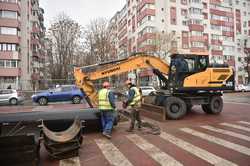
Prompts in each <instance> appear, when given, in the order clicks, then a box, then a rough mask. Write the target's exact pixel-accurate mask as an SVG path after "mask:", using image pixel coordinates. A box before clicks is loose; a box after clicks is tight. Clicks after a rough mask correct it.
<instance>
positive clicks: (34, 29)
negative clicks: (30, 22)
mask: <svg viewBox="0 0 250 166" xmlns="http://www.w3.org/2000/svg"><path fill="white" fill-rule="evenodd" d="M32 32H33V33H40V32H41V30H40V28H39V27H35V26H33V27H32Z"/></svg>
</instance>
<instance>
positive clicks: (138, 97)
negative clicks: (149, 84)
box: [129, 87, 141, 106]
mask: <svg viewBox="0 0 250 166" xmlns="http://www.w3.org/2000/svg"><path fill="white" fill-rule="evenodd" d="M131 89H132V90H134V91H135V95H134V98H133V100H132V102H131V103H129V105H130V106H141V93H140V92H139V89H138V88H137V87H132V88H131Z"/></svg>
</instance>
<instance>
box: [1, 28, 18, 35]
mask: <svg viewBox="0 0 250 166" xmlns="http://www.w3.org/2000/svg"><path fill="white" fill-rule="evenodd" d="M0 34H2V35H17V28H9V27H0Z"/></svg>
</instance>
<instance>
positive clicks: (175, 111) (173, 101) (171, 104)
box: [165, 97, 187, 120]
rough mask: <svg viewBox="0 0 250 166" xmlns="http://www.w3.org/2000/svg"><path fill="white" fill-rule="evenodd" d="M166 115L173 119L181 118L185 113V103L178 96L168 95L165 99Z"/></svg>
mask: <svg viewBox="0 0 250 166" xmlns="http://www.w3.org/2000/svg"><path fill="white" fill-rule="evenodd" d="M165 108H166V114H167V117H168V118H170V119H173V120H177V119H181V118H182V117H183V116H185V115H186V113H187V105H186V103H185V102H184V101H183V100H182V99H180V98H178V97H168V98H167V99H166V100H165Z"/></svg>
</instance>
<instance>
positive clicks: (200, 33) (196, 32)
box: [191, 31, 203, 36]
mask: <svg viewBox="0 0 250 166" xmlns="http://www.w3.org/2000/svg"><path fill="white" fill-rule="evenodd" d="M191 36H203V33H202V32H201V31H191Z"/></svg>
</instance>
